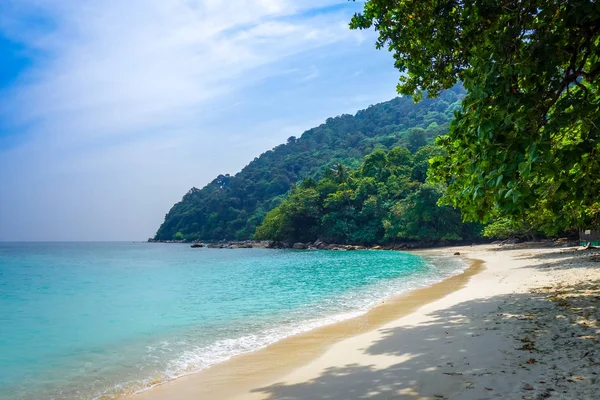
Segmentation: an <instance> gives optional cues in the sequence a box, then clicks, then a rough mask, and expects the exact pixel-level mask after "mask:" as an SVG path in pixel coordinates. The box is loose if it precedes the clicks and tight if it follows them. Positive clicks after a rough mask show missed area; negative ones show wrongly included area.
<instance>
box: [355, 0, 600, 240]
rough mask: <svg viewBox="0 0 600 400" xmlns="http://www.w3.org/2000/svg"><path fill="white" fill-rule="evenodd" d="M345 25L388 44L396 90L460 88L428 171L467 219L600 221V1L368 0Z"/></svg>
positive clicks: (552, 223)
mask: <svg viewBox="0 0 600 400" xmlns="http://www.w3.org/2000/svg"><path fill="white" fill-rule="evenodd" d="M350 25H351V28H355V29H356V28H360V29H366V28H370V27H374V28H375V30H376V31H377V32H378V33H379V37H378V40H377V47H378V48H382V47H385V46H387V47H388V48H389V49H390V51H392V52H393V54H394V58H395V66H396V67H397V68H398V69H399V70H400V71H401V72H402V76H401V78H400V83H399V84H398V91H399V92H400V93H403V94H408V95H413V96H414V98H415V100H420V99H421V98H422V97H423V95H424V94H425V93H427V95H428V96H437V95H438V94H439V93H440V92H441V91H442V90H443V89H448V88H450V87H452V86H453V85H455V84H456V83H457V82H459V81H462V83H463V84H464V87H465V89H466V90H467V96H466V97H465V98H464V100H463V102H462V110H459V111H457V112H456V113H455V116H456V118H455V120H454V121H453V122H452V124H451V128H450V132H449V133H448V135H446V136H443V137H441V138H439V139H438V141H437V143H438V144H439V145H440V146H441V147H442V148H443V149H444V151H445V152H444V154H443V155H440V156H438V157H436V158H435V159H434V162H433V164H432V177H433V178H434V180H435V181H437V182H443V183H447V184H448V188H447V190H446V192H445V194H444V195H443V196H442V199H441V202H442V203H443V204H449V205H452V206H455V207H460V209H461V211H462V213H463V217H464V218H466V219H468V220H479V221H488V220H490V219H491V218H493V217H494V216H498V215H502V216H503V217H506V218H512V219H515V220H519V221H531V222H535V224H537V225H539V226H542V227H543V229H544V230H545V231H549V230H552V229H553V230H556V229H557V228H562V229H567V228H569V227H574V226H582V225H598V224H599V223H600V87H599V86H600V48H599V46H600V36H599V33H600V6H599V3H598V2H597V1H590V0H561V1H558V0H529V1H526V0H496V1H487V0H475V1H458V0H449V1H439V0H419V1H396V0H369V1H367V2H366V3H365V5H364V10H363V12H362V13H360V14H356V15H355V16H354V17H353V19H352V21H351V24H350Z"/></svg>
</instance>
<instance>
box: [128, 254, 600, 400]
mask: <svg viewBox="0 0 600 400" xmlns="http://www.w3.org/2000/svg"><path fill="white" fill-rule="evenodd" d="M536 246H537V247H536ZM454 252H460V253H461V257H466V258H469V259H478V260H482V261H483V262H485V267H481V268H479V270H478V271H477V272H476V273H472V274H471V275H469V276H468V277H467V278H466V279H464V278H465V277H464V274H463V275H456V276H454V277H451V278H448V279H447V280H444V281H442V282H440V283H438V284H434V285H432V286H429V287H427V288H423V289H417V290H415V291H412V292H409V293H407V294H405V295H401V296H399V297H398V299H395V300H393V301H388V302H386V303H385V304H383V305H382V306H379V307H376V308H375V309H373V310H372V311H370V312H368V313H367V314H365V315H363V316H361V317H362V322H360V321H361V317H358V318H356V319H352V320H347V321H344V322H341V323H338V324H335V325H330V326H326V327H323V328H319V329H317V330H315V331H310V332H307V333H305V334H301V335H298V336H292V337H290V338H287V339H284V340H282V341H280V342H277V343H275V344H273V345H271V346H268V347H266V348H264V349H261V350H258V351H256V352H253V353H247V354H244V355H240V356H237V357H235V358H233V359H231V360H229V361H226V362H224V363H221V364H218V365H215V366H214V367H212V368H209V369H207V370H204V371H201V372H199V373H196V374H192V375H188V376H185V377H183V378H180V379H177V380H175V381H171V382H168V383H166V384H164V385H160V386H157V387H154V388H152V389H150V390H147V391H145V392H142V393H139V394H138V395H136V396H134V398H136V399H141V400H144V399H145V400H162V399H173V398H177V399H197V398H208V399H212V398H223V399H250V400H252V399H257V400H258V399H263V400H295V399H297V400H300V399H318V398H327V399H339V400H347V399H356V398H361V399H394V400H396V399H428V400H433V399H461V400H463V399H465V400H475V399H488V398H515V399H523V400H537V399H544V398H548V397H551V398H558V399H572V398H577V399H593V398H595V396H596V394H597V393H596V392H597V385H598V383H599V381H600V378H599V376H600V346H599V344H598V343H599V341H600V251H597V250H593V251H578V250H577V249H575V248H556V247H547V246H546V247H544V243H537V244H535V243H533V244H532V243H527V244H521V245H514V246H504V247H499V246H496V245H476V246H463V247H451V248H442V249H439V248H438V249H429V250H419V251H417V252H415V253H416V254H418V255H435V256H439V255H450V254H453V253H454ZM461 277H462V278H463V279H464V282H462V283H460V282H456V280H457V279H458V280H460V279H461ZM436 286H437V287H440V286H446V289H447V290H445V291H444V290H442V291H440V292H438V295H435V293H428V294H427V292H428V291H431V288H435V287H436ZM417 292H420V293H422V294H426V297H427V299H425V300H426V301H422V300H423V299H421V301H419V300H418V298H419V296H416V297H415V298H414V301H412V302H410V301H408V299H409V297H410V296H414V294H415V293H417ZM421 297H423V296H421ZM386 310H387V311H386ZM402 310H403V311H402ZM378 313H380V314H379V315H378Z"/></svg>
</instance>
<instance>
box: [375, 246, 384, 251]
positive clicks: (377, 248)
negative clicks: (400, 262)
mask: <svg viewBox="0 0 600 400" xmlns="http://www.w3.org/2000/svg"><path fill="white" fill-rule="evenodd" d="M372 249H373V250H381V249H383V247H381V246H373V247H372Z"/></svg>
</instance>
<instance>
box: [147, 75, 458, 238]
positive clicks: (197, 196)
mask: <svg viewBox="0 0 600 400" xmlns="http://www.w3.org/2000/svg"><path fill="white" fill-rule="evenodd" d="M463 96H464V91H463V89H462V88H461V87H459V86H457V87H455V88H453V89H450V90H447V91H445V92H444V93H442V94H441V95H440V96H439V97H438V98H436V99H428V98H426V99H423V101H421V102H420V103H418V104H414V102H413V99H412V98H410V97H398V98H395V99H393V100H390V101H387V102H385V103H380V104H377V105H374V106H370V107H369V108H367V109H365V110H361V111H359V112H357V113H356V115H354V116H352V115H341V116H338V117H335V118H329V119H327V121H326V122H325V123H324V124H322V125H320V126H318V127H316V128H313V129H310V130H308V131H306V132H304V133H303V134H302V136H301V137H300V138H296V137H293V136H292V137H290V138H289V139H288V140H287V143H286V144H281V145H279V146H277V147H275V148H274V149H272V150H269V151H267V152H265V153H263V154H262V155H261V156H260V157H258V158H255V159H254V160H253V161H252V162H251V163H250V164H248V165H247V166H246V167H244V168H243V169H242V171H240V172H239V173H237V174H236V175H235V176H230V175H219V176H218V177H217V178H216V179H215V180H213V181H212V182H211V183H209V184H208V185H206V186H205V187H204V188H203V189H197V188H192V189H191V190H190V191H189V192H188V193H187V194H186V195H185V196H183V199H182V200H181V201H180V202H179V203H177V204H175V205H174V206H173V207H172V208H171V210H170V211H169V213H168V214H167V215H166V216H165V221H164V222H163V224H162V225H161V226H160V228H159V229H158V232H157V233H156V236H155V239H157V240H171V239H188V240H221V239H238V240H241V239H248V238H250V237H251V236H252V235H253V234H254V232H255V230H256V227H257V226H258V225H260V223H261V222H262V221H263V219H264V216H265V215H266V213H267V212H268V211H270V210H271V209H273V208H275V207H276V206H277V205H279V203H280V202H281V200H282V199H283V197H284V195H285V194H286V193H287V192H288V191H289V190H290V189H291V188H292V186H293V185H294V184H295V183H296V182H298V181H299V180H301V179H303V178H307V177H314V178H320V177H321V176H322V175H323V172H324V171H326V170H328V169H329V168H332V167H333V166H335V165H337V164H338V163H341V164H343V165H345V166H348V167H351V168H357V167H358V166H359V165H360V164H361V163H362V161H363V158H364V157H365V156H366V155H368V154H370V153H372V152H373V150H375V149H377V148H383V149H391V148H392V147H394V146H405V147H407V148H408V149H409V150H410V151H411V152H413V153H414V152H416V151H417V150H418V149H419V148H420V147H421V146H423V145H425V144H427V143H431V142H432V141H433V139H434V138H435V137H436V136H438V135H441V134H445V133H446V132H447V131H448V126H449V122H450V120H451V119H452V118H453V117H454V111H455V110H457V109H459V108H460V101H461V99H462V98H463Z"/></svg>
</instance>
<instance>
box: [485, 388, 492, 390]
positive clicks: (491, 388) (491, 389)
mask: <svg viewBox="0 0 600 400" xmlns="http://www.w3.org/2000/svg"><path fill="white" fill-rule="evenodd" d="M485 390H494V389H492V388H485Z"/></svg>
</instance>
